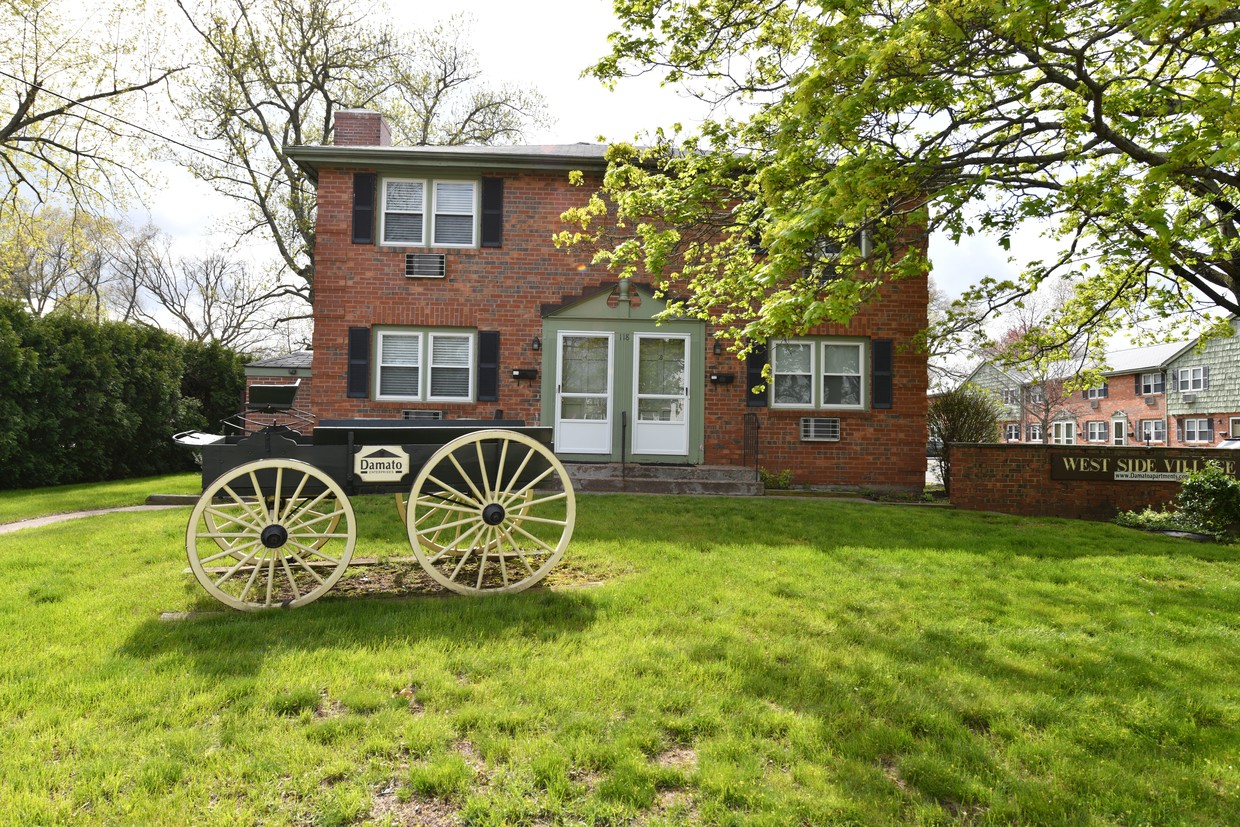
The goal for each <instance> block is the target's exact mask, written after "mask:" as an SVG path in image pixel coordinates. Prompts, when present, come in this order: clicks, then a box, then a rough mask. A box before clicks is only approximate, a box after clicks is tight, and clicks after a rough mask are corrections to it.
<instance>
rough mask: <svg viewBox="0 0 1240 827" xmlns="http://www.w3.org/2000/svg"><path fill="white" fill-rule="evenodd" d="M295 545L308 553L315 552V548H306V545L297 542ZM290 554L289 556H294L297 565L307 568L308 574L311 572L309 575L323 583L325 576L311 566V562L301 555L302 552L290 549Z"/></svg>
mask: <svg viewBox="0 0 1240 827" xmlns="http://www.w3.org/2000/svg"><path fill="white" fill-rule="evenodd" d="M295 545H297V547H298V548H299V549H301V550H302V551H304V552H306V553H307V554H310V553H313V549H309V548H306V547H305V546H303V545H300V544H295ZM288 556H289V557H292V558H293V561H294V562H296V563H297V565H299V566H301V567H302V568H303V569H305V570H306V574H309V575H310V576H311V577H313V578H314V579H315V580H317V581H319V583H320V584H321V583H323V578H322V577H321V576H320V575H319V573H318V572H317V571H315V570H314V569H313V568H312V567H311V566H310V564H309V563H307V562H306V561H305V560H303V559H302V557H301V555H300V554H298V553H296V552H294V551H290V552H289V553H288Z"/></svg>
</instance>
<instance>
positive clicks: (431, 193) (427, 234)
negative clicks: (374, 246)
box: [379, 177, 482, 250]
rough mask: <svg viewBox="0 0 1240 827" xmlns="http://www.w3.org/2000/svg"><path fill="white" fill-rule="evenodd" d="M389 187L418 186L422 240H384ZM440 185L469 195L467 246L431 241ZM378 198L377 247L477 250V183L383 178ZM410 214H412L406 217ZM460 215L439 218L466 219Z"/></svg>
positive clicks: (478, 199)
mask: <svg viewBox="0 0 1240 827" xmlns="http://www.w3.org/2000/svg"><path fill="white" fill-rule="evenodd" d="M389 183H406V184H421V185H422V238H421V239H420V240H418V241H416V242H414V241H398V240H393V239H388V237H387V223H388V222H387V217H388V206H387V194H388V184H389ZM440 184H464V185H468V186H469V188H470V190H471V191H472V195H473V197H472V198H471V199H470V203H471V212H469V213H468V215H469V216H470V240H469V243H467V244H450V243H447V242H439V241H436V240H435V222H436V219H437V218H438V216H439V215H441V213H440V212H439V204H438V195H439V185H440ZM379 192H380V193H381V197H380V199H379V227H380V229H379V239H380V240H379V243H380V244H381V245H383V246H385V247H448V248H459V249H462V250H468V249H473V248H476V247H478V246H479V232H480V224H481V215H482V206H481V200H482V187H481V186H480V185H479V182H478V181H477V180H472V179H458V178H395V177H393V178H384V179H382V186H381V187H380V188H379ZM409 214H412V213H409ZM466 214H467V213H463V212H452V213H449V212H445V213H442V215H466Z"/></svg>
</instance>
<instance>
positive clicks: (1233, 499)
mask: <svg viewBox="0 0 1240 827" xmlns="http://www.w3.org/2000/svg"><path fill="white" fill-rule="evenodd" d="M1175 504H1176V509H1177V510H1178V511H1179V512H1180V513H1181V514H1183V515H1184V517H1185V518H1186V519H1188V520H1190V521H1191V522H1192V523H1194V524H1195V525H1197V526H1199V530H1201V531H1205V532H1206V533H1208V534H1213V535H1215V536H1216V537H1219V538H1220V539H1221V538H1224V537H1228V536H1230V537H1235V536H1236V535H1237V534H1240V480H1237V479H1235V478H1234V477H1231V476H1229V475H1228V474H1227V472H1225V471H1224V470H1223V468H1222V466H1221V465H1219V464H1218V463H1217V462H1215V461H1214V460H1210V461H1209V462H1207V463H1206V465H1205V467H1204V468H1202V469H1201V470H1198V471H1193V472H1192V473H1190V474H1189V475H1188V477H1187V478H1186V479H1185V480H1184V483H1183V485H1181V486H1180V493H1179V494H1177V495H1176V498H1175Z"/></svg>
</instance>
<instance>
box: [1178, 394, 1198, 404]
mask: <svg viewBox="0 0 1240 827" xmlns="http://www.w3.org/2000/svg"><path fill="white" fill-rule="evenodd" d="M1180 400H1181V401H1182V402H1184V404H1185V405H1191V404H1193V403H1194V402H1196V401H1197V394H1195V393H1186V394H1184V395H1183V396H1181V397H1180Z"/></svg>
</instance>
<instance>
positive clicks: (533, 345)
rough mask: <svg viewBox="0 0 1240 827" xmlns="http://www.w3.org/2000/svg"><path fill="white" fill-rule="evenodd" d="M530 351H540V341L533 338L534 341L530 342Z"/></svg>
mask: <svg viewBox="0 0 1240 827" xmlns="http://www.w3.org/2000/svg"><path fill="white" fill-rule="evenodd" d="M530 349H531V350H542V339H540V338H538V337H537V336H535V337H534V341H532V342H530Z"/></svg>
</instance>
